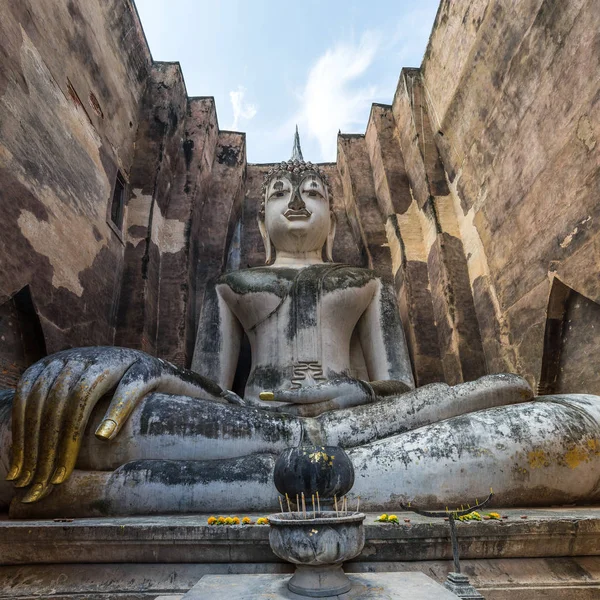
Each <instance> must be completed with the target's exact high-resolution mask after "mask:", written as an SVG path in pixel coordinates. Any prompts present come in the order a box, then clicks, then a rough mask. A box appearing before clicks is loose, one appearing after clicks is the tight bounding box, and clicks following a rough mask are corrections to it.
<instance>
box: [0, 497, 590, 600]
mask: <svg viewBox="0 0 600 600" xmlns="http://www.w3.org/2000/svg"><path fill="white" fill-rule="evenodd" d="M498 512H500V514H502V515H503V516H506V517H508V518H507V519H503V520H501V521H482V522H470V523H460V524H458V537H459V544H460V549H461V557H462V559H463V560H462V565H463V570H464V572H466V573H467V574H468V575H469V577H470V578H471V581H472V583H473V584H474V585H475V586H476V587H477V588H478V589H480V590H481V591H484V592H485V593H484V595H485V597H486V598H487V599H488V600H505V599H506V600H520V598H527V599H528V600H531V599H533V600H537V599H538V598H539V599H542V598H544V599H547V600H591V599H592V598H595V599H598V598H600V508H591V507H589V508H586V507H584V508H573V507H568V508H555V509H543V510H542V509H539V510H538V509H527V510H525V509H521V510H499V511H498ZM397 515H398V517H399V520H400V525H392V524H380V523H376V522H374V519H375V517H376V516H377V515H374V514H369V515H367V519H366V520H365V524H366V527H365V533H366V544H365V548H364V550H363V552H362V554H361V555H360V556H359V557H358V559H357V560H356V561H355V562H353V563H349V564H347V566H346V570H347V571H348V572H354V573H365V572H393V571H421V572H423V573H425V574H427V575H429V576H431V577H432V578H433V579H435V580H437V581H443V580H444V579H445V577H446V574H447V572H448V571H449V570H450V569H451V562H450V560H449V559H450V558H451V550H450V542H449V534H448V523H445V522H444V521H442V520H433V519H427V518H424V517H420V516H417V515H415V514H413V513H400V512H398V513H397ZM207 516H208V515H186V516H160V517H144V518H142V517H135V518H133V517H130V518H118V519H76V520H74V521H71V522H57V521H9V520H7V519H6V518H4V519H0V563H1V564H2V565H3V566H0V598H19V599H21V600H23V599H26V598H55V599H59V598H60V599H63V598H64V599H67V598H69V599H73V598H75V597H77V596H75V594H77V595H78V597H79V598H81V597H85V598H86V599H89V600H93V599H96V598H97V599H100V598H101V599H103V600H105V599H106V598H120V599H123V600H125V599H127V600H139V599H142V598H144V599H150V598H152V599H154V598H157V597H159V596H161V595H168V594H170V595H175V596H177V595H182V594H183V593H184V592H187V591H188V590H189V589H190V588H191V587H192V586H193V585H195V584H196V583H197V582H198V580H199V579H200V578H201V577H202V576H203V575H205V574H227V573H247V574H256V573H289V572H291V566H290V565H287V564H284V563H281V562H280V561H279V559H277V557H275V556H274V555H273V553H272V552H271V550H270V548H269V544H268V529H269V528H268V527H267V526H247V527H241V526H238V527H236V526H234V527H214V526H213V527H210V526H208V525H206V519H207ZM240 516H241V515H240ZM250 516H253V517H254V518H256V516H257V515H250ZM522 517H526V518H522ZM405 519H407V520H408V522H405Z"/></svg>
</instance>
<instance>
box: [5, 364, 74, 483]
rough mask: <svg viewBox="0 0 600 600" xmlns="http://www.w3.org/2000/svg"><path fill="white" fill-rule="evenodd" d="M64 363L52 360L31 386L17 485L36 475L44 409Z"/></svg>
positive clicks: (28, 480)
mask: <svg viewBox="0 0 600 600" xmlns="http://www.w3.org/2000/svg"><path fill="white" fill-rule="evenodd" d="M64 364H65V363H64V361H63V360H60V359H56V360H52V361H51V362H50V363H49V364H48V366H47V367H46V368H45V369H44V371H43V372H42V373H41V374H40V375H39V377H38V378H37V379H36V381H35V383H34V384H33V386H32V387H31V391H30V393H29V397H28V399H27V405H26V408H25V423H24V425H25V426H24V432H25V433H24V439H25V442H26V443H25V446H24V453H23V462H22V469H21V473H20V475H19V477H18V479H17V480H16V481H15V486H16V487H26V486H28V485H29V484H30V483H31V481H32V480H33V476H34V475H35V470H36V466H37V459H38V454H39V432H40V425H41V420H42V411H43V409H44V404H45V402H46V398H47V396H48V392H49V391H50V388H51V387H52V385H53V384H54V381H55V380H56V378H57V377H58V375H59V374H60V372H61V369H62V368H63V367H64Z"/></svg>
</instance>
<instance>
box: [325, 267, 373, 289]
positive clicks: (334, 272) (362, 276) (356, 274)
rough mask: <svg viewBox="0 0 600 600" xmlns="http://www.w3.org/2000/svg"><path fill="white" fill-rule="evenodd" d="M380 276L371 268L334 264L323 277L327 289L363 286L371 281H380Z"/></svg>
mask: <svg viewBox="0 0 600 600" xmlns="http://www.w3.org/2000/svg"><path fill="white" fill-rule="evenodd" d="M379 281H380V278H379V276H378V275H377V274H376V273H375V271H372V270H371V269H365V268H364V267H355V266H352V265H344V264H333V265H330V270H329V271H328V273H327V274H326V276H325V278H324V279H323V285H324V287H325V288H326V289H328V290H330V289H344V288H354V287H363V286H365V285H367V284H369V283H371V282H379Z"/></svg>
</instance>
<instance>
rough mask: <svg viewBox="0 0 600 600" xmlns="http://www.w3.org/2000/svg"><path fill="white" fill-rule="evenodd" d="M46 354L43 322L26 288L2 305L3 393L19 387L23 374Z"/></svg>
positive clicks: (0, 354)
mask: <svg viewBox="0 0 600 600" xmlns="http://www.w3.org/2000/svg"><path fill="white" fill-rule="evenodd" d="M46 354H47V352H46V341H45V339H44V333H43V331H42V326H41V324H40V319H39V317H38V314H37V311H36V309H35V306H34V303H33V299H32V297H31V290H30V289H29V286H25V287H24V288H22V289H21V290H20V291H18V292H17V293H16V294H15V295H14V296H12V298H10V299H9V300H8V301H7V302H5V303H4V304H2V305H0V389H1V388H7V387H8V388H14V387H16V386H17V382H18V381H19V378H20V377H21V375H22V373H23V371H25V369H26V368H27V367H28V366H29V365H32V364H33V363H34V362H36V361H38V360H40V358H43V357H44V356H46Z"/></svg>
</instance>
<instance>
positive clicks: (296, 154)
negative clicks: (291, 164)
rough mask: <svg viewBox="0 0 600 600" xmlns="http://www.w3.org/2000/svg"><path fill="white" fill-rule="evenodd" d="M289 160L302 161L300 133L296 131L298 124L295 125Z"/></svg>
mask: <svg viewBox="0 0 600 600" xmlns="http://www.w3.org/2000/svg"><path fill="white" fill-rule="evenodd" d="M290 160H292V161H294V160H299V161H303V160H304V157H303V156H302V148H301V147H300V134H299V133H298V125H296V133H295V134H294V147H293V149H292V158H290Z"/></svg>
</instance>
